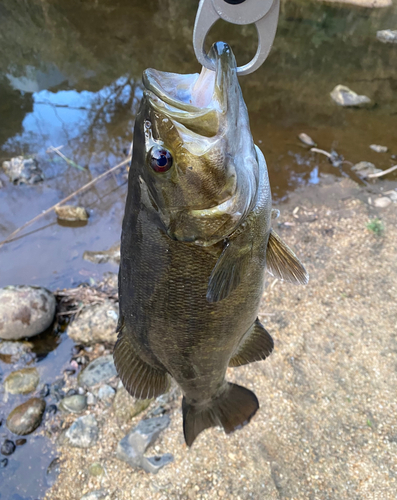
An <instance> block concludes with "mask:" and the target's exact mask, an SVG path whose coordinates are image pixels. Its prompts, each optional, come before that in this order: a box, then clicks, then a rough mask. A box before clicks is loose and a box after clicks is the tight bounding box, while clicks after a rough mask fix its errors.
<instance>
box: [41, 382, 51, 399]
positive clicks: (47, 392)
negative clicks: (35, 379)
mask: <svg viewBox="0 0 397 500" xmlns="http://www.w3.org/2000/svg"><path fill="white" fill-rule="evenodd" d="M49 395H50V386H49V385H48V384H44V385H43V387H42V388H41V389H40V392H39V396H40V397H41V398H46V397H48V396H49Z"/></svg>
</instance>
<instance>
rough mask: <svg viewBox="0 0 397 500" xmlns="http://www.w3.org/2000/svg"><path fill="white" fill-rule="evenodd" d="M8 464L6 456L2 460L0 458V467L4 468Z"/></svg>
mask: <svg viewBox="0 0 397 500" xmlns="http://www.w3.org/2000/svg"><path fill="white" fill-rule="evenodd" d="M7 465H8V458H3V460H0V469H4V467H7Z"/></svg>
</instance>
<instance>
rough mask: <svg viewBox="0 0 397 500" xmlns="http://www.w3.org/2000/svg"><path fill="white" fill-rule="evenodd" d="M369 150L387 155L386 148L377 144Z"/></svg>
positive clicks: (372, 145)
mask: <svg viewBox="0 0 397 500" xmlns="http://www.w3.org/2000/svg"><path fill="white" fill-rule="evenodd" d="M370 148H371V149H372V151H376V152H377V153H387V147H386V146H379V145H378V144H371V145H370Z"/></svg>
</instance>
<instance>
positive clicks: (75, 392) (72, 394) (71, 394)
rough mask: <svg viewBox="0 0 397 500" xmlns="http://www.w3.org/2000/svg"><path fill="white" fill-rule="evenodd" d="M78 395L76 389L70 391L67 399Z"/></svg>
mask: <svg viewBox="0 0 397 500" xmlns="http://www.w3.org/2000/svg"><path fill="white" fill-rule="evenodd" d="M76 394H77V391H76V389H69V390H68V392H67V393H66V396H65V397H67V398H69V397H70V396H75V395H76Z"/></svg>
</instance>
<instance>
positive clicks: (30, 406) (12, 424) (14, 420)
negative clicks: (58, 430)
mask: <svg viewBox="0 0 397 500" xmlns="http://www.w3.org/2000/svg"><path fill="white" fill-rule="evenodd" d="M44 410H45V401H43V400H42V399H39V398H31V399H29V400H28V401H26V402H25V403H23V404H21V405H19V406H17V407H16V408H14V409H13V410H12V412H11V413H10V414H9V415H8V418H7V427H8V428H9V430H10V431H11V432H13V433H14V434H17V435H19V436H25V435H26V434H30V433H31V432H33V431H34V430H35V429H37V427H38V426H39V425H40V423H41V419H42V418H43V413H44Z"/></svg>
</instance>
